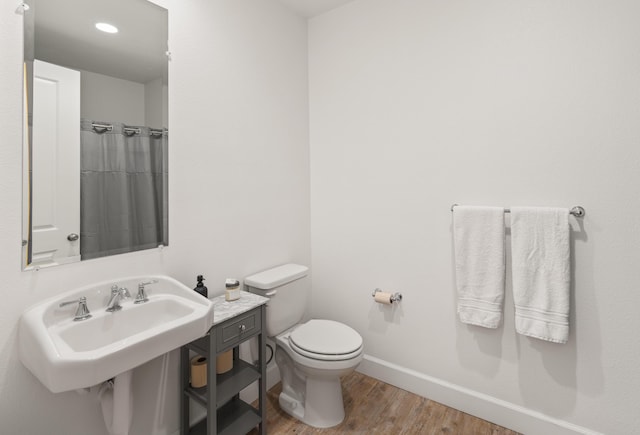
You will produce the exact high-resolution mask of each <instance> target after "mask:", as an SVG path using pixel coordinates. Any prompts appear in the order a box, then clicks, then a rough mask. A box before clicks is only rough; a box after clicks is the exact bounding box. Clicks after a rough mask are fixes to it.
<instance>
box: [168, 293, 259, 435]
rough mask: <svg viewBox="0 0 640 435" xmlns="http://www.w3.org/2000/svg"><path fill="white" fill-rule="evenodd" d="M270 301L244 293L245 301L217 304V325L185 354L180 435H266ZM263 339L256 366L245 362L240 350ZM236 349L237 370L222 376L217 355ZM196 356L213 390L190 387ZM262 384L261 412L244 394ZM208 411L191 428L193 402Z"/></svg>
mask: <svg viewBox="0 0 640 435" xmlns="http://www.w3.org/2000/svg"><path fill="white" fill-rule="evenodd" d="M267 301H268V299H267V298H264V297H262V296H258V295H255V294H253V293H249V292H245V291H243V292H242V296H241V298H240V299H239V300H236V301H232V302H226V301H225V300H224V296H218V297H216V298H214V299H212V302H213V304H214V311H213V326H212V327H211V329H210V330H209V333H208V334H207V335H206V336H204V337H201V338H199V339H197V340H194V341H192V342H191V343H189V344H187V345H185V346H182V348H181V349H180V372H181V373H180V390H181V391H182V397H181V400H180V434H181V435H241V434H242V435H244V434H246V433H247V432H249V431H250V430H251V429H253V428H254V427H256V426H259V433H260V434H266V433H267V430H266V422H267V417H266V409H267V407H266V394H267V391H266V361H265V349H266V336H265V331H266V329H265V306H266V303H267ZM252 337H257V338H258V343H259V344H258V349H259V357H258V361H257V362H256V364H252V363H250V362H247V361H243V360H242V359H240V358H239V352H238V346H239V345H240V343H242V342H244V341H246V340H248V339H250V338H252ZM229 349H233V368H232V369H231V370H230V371H228V372H226V373H223V374H220V375H216V356H217V355H219V354H221V353H223V352H226V351H228V350H229ZM190 351H192V352H195V353H196V354H199V355H202V356H205V357H206V358H207V380H208V381H207V386H205V387H202V388H193V387H191V385H190V384H189V375H190V369H191V367H190V362H189V361H190V358H189V356H190ZM256 381H257V382H258V391H259V393H258V408H254V407H253V406H251V405H250V404H248V403H245V402H244V401H243V400H242V399H240V397H239V393H240V391H241V390H242V389H244V388H245V387H247V386H249V385H251V384H252V383H254V382H256ZM190 398H191V399H193V400H194V401H195V402H197V403H199V404H200V405H202V406H204V407H205V408H206V410H207V417H206V418H205V419H204V420H202V421H201V422H199V423H198V424H196V425H195V426H193V427H189V399H190Z"/></svg>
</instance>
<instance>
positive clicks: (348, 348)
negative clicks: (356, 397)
mask: <svg viewBox="0 0 640 435" xmlns="http://www.w3.org/2000/svg"><path fill="white" fill-rule="evenodd" d="M307 271H308V268H307V267H306V266H301V265H298V264H285V265H282V266H279V267H276V268H273V269H269V270H265V271H264V272H260V273H257V274H255V275H251V276H249V277H247V278H245V280H244V283H245V286H246V289H247V290H248V291H250V292H252V293H256V294H259V295H261V296H265V297H268V298H270V300H269V302H268V303H267V318H266V327H267V335H268V336H269V337H271V338H273V339H274V340H275V342H276V363H277V364H278V369H279V370H280V378H281V380H282V393H280V399H279V402H280V407H281V408H282V409H283V410H284V411H285V412H287V413H288V414H290V415H291V416H293V417H295V418H297V419H298V420H300V421H302V422H303V423H305V424H308V425H309V426H314V427H318V428H325V427H331V426H335V425H337V424H339V423H340V422H342V420H344V404H343V402H342V388H341V386H340V376H343V375H346V374H348V373H351V372H352V371H353V370H354V369H355V368H356V367H357V366H358V364H360V361H362V356H363V349H362V337H361V336H360V334H358V333H357V332H356V331H354V330H353V329H351V328H350V327H348V326H347V325H344V324H342V323H340V322H335V321H332V320H321V319H312V320H309V321H308V322H306V323H299V322H300V321H301V320H302V316H303V314H304V311H305V308H306V305H307V291H308V288H307V287H308V279H306V278H305V277H306V276H307Z"/></svg>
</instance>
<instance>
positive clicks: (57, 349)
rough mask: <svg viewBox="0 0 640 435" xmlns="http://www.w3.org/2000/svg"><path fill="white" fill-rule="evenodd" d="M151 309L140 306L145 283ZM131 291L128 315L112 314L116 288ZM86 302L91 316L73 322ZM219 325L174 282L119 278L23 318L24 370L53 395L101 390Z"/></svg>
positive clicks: (208, 307)
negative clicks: (77, 301) (110, 306)
mask: <svg viewBox="0 0 640 435" xmlns="http://www.w3.org/2000/svg"><path fill="white" fill-rule="evenodd" d="M150 280H157V282H156V283H154V284H151V285H148V286H147V287H146V291H147V295H148V298H149V300H148V302H145V303H141V304H134V299H135V294H136V291H137V288H138V284H139V283H142V282H148V281H150ZM114 284H117V285H118V286H119V287H126V288H128V289H129V291H130V293H131V295H132V297H131V298H130V299H125V300H123V301H122V303H121V305H122V309H121V310H119V311H115V312H106V311H105V308H106V306H107V302H108V301H109V298H110V296H111V286H112V285H114ZM82 296H84V297H86V301H87V306H88V308H89V310H90V311H91V315H92V316H91V317H90V318H88V319H85V320H80V321H74V313H75V305H71V306H65V307H62V308H61V307H60V306H59V305H60V303H61V302H63V301H67V300H73V299H78V298H80V297H82ZM211 325H213V303H212V302H211V301H210V300H209V299H207V298H204V297H202V296H201V295H199V294H198V293H196V292H194V291H193V290H191V289H190V288H188V287H186V286H185V285H183V284H181V283H179V282H178V281H176V280H175V279H173V278H170V277H167V276H138V277H129V278H120V279H114V280H112V281H108V282H103V283H99V284H95V285H91V286H87V287H84V288H80V289H77V290H73V291H70V292H67V293H64V294H61V295H58V296H55V297H53V298H50V299H47V300H45V301H42V302H41V303H39V304H37V305H35V306H33V307H31V308H29V309H27V310H26V311H25V312H24V313H23V314H22V317H21V318H20V325H19V330H18V350H19V355H20V360H21V361H22V363H23V364H24V365H25V366H26V367H27V368H28V369H29V370H30V371H31V373H33V374H34V375H35V376H36V377H37V378H38V379H39V380H40V382H42V383H43V384H44V385H45V386H46V387H47V388H48V389H49V390H51V391H52V392H54V393H59V392H63V391H71V390H76V389H80V388H86V387H91V386H93V385H97V384H100V383H102V382H104V381H106V380H108V379H111V378H113V377H115V376H116V375H119V374H121V373H125V372H127V371H129V370H131V369H133V368H134V367H137V366H139V365H140V364H143V363H145V362H147V361H149V360H151V359H153V358H156V357H158V356H160V355H162V354H164V353H167V352H169V351H171V350H173V349H176V348H178V347H180V346H182V345H183V344H186V343H189V342H190V341H193V340H195V339H197V338H199V337H202V336H203V335H205V334H206V333H207V331H208V330H209V329H210V328H211Z"/></svg>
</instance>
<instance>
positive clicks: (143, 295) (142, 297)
mask: <svg viewBox="0 0 640 435" xmlns="http://www.w3.org/2000/svg"><path fill="white" fill-rule="evenodd" d="M157 282H158V280H157V279H152V280H151V281H148V282H141V283H140V284H138V294H137V295H136V300H135V301H133V303H134V304H142V303H144V302H148V301H149V298H148V297H147V291H146V290H145V288H144V286H146V285H150V284H155V283H157Z"/></svg>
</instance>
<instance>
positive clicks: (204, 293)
mask: <svg viewBox="0 0 640 435" xmlns="http://www.w3.org/2000/svg"><path fill="white" fill-rule="evenodd" d="M202 281H204V278H203V277H202V275H198V284H197V285H196V287H195V288H194V290H195V291H197V292H198V293H200V294H201V295H202V296H204V297H205V298H208V297H209V296H208V293H209V291H208V290H207V287H206V286H205V285H204V283H203V282H202Z"/></svg>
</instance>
